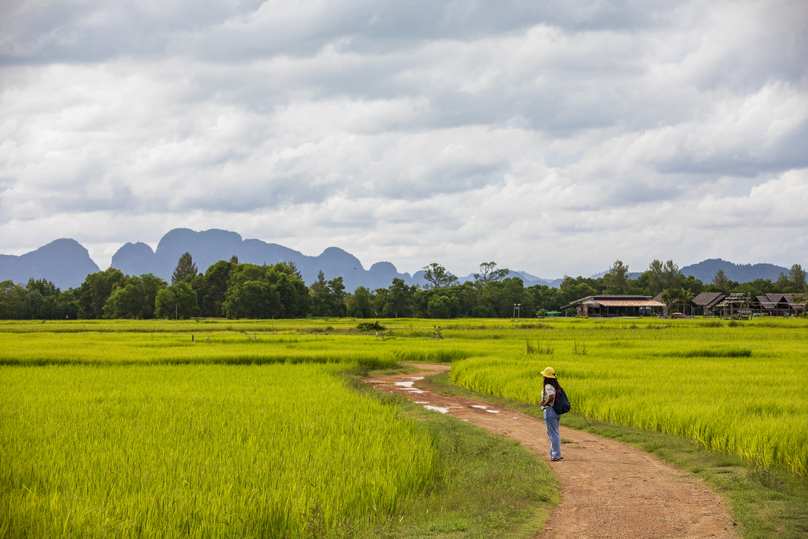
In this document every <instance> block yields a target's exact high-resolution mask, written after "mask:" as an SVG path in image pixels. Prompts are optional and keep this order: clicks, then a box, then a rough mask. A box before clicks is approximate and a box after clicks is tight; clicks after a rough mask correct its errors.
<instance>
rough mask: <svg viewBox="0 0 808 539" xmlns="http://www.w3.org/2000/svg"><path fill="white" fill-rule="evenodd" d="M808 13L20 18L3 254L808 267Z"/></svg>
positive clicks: (103, 6) (593, 8)
mask: <svg viewBox="0 0 808 539" xmlns="http://www.w3.org/2000/svg"><path fill="white" fill-rule="evenodd" d="M806 28H808V2H805V1H804V0H795V1H778V0H766V1H758V2H744V1H740V2H738V1H729V2H723V1H720V0H711V1H710V2H704V1H692V2H688V1H683V2H676V1H665V2H661V1H653V0H625V1H621V0H612V1H607V0H602V1H597V0H596V1H579V0H549V1H544V2H539V1H527V0H510V1H506V0H496V1H494V0H491V1H486V0H462V1H455V0H450V1H447V0H407V1H398V0H387V1H384V2H370V1H366V0H328V1H324V0H267V1H266V2H261V1H260V0H255V1H253V0H245V1H239V0H220V1H213V0H156V1H155V0H137V1H134V0H133V1H114V0H113V1H110V0H58V1H49V0H4V1H3V2H2V3H0V253H3V254H22V253H25V252H28V251H30V250H33V249H36V248H37V247H39V246H41V245H44V244H46V243H48V242H50V241H53V240H54V239H57V238H61V237H70V238H74V239H76V240H78V241H79V242H80V243H82V244H83V245H84V246H85V247H87V248H88V249H89V251H90V254H91V256H92V257H93V259H94V260H95V261H96V262H97V263H98V264H99V266H101V267H102V268H105V267H107V266H108V265H109V263H110V258H111V257H112V255H113V254H114V253H115V251H116V250H117V249H118V248H119V247H120V246H121V245H123V244H124V243H126V242H129V241H131V242H137V241H143V242H146V243H148V244H150V245H152V247H156V245H157V242H158V241H159V240H160V238H161V237H162V235H163V234H164V233H166V232H167V231H168V230H170V229H172V228H177V227H186V228H192V229H194V230H206V229H209V228H222V229H226V230H232V231H236V232H238V233H240V234H241V235H242V236H243V237H244V238H258V239H261V240H264V241H267V242H274V243H280V244H282V245H286V246H288V247H291V248H294V249H297V250H299V251H302V252H303V253H304V254H308V255H317V254H319V253H320V252H322V250H323V249H325V248H326V247H329V246H338V247H342V248H343V249H345V250H347V251H349V252H351V253H353V254H355V255H356V256H358V257H359V259H360V260H361V261H362V262H363V264H364V265H365V267H369V266H370V265H371V264H372V263H374V262H377V261H382V260H386V261H390V262H392V263H394V264H395V265H396V266H397V267H398V269H399V271H408V272H413V271H415V270H418V269H420V268H421V267H422V266H424V265H426V264H427V263H430V262H438V263H441V264H443V265H444V266H446V267H447V268H448V269H449V270H451V271H452V272H454V273H457V274H467V273H470V272H472V271H476V270H477V267H478V265H479V263H480V262H483V261H491V260H494V261H496V262H497V263H499V264H500V266H506V267H510V268H512V269H518V270H524V271H528V272H530V273H533V274H536V275H538V276H541V277H548V278H549V277H560V276H562V275H564V274H569V275H579V274H583V275H590V274H593V273H596V272H599V271H602V270H604V269H606V268H607V267H608V266H609V265H610V264H611V263H612V262H613V261H614V260H615V259H617V258H619V259H621V260H622V261H623V262H625V263H627V264H628V265H629V267H630V268H631V269H632V270H634V271H640V270H642V269H645V268H646V267H647V266H648V263H649V262H650V261H651V260H653V259H654V258H659V259H663V260H667V259H673V260H674V261H676V262H677V263H678V264H679V265H680V266H684V265H687V264H690V263H695V262H698V261H701V260H703V259H705V258H716V257H720V258H724V259H728V260H731V261H734V262H736V263H755V262H772V263H776V264H780V265H786V266H790V265H791V264H793V263H795V262H796V263H800V264H802V265H803V266H808V211H807V210H808V60H806V59H808V37H806Z"/></svg>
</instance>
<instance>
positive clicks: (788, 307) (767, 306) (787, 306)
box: [753, 293, 805, 316]
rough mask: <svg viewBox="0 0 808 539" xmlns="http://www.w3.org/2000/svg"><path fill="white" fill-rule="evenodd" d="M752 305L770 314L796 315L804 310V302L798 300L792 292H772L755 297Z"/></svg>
mask: <svg viewBox="0 0 808 539" xmlns="http://www.w3.org/2000/svg"><path fill="white" fill-rule="evenodd" d="M753 307H754V308H757V309H758V310H759V311H760V312H761V313H765V314H768V315H770V316H783V315H785V314H793V315H794V316H796V315H798V314H800V313H801V312H804V311H805V302H804V301H801V302H798V301H797V298H795V297H794V295H793V294H780V293H772V294H764V295H762V296H757V297H755V301H754V302H753Z"/></svg>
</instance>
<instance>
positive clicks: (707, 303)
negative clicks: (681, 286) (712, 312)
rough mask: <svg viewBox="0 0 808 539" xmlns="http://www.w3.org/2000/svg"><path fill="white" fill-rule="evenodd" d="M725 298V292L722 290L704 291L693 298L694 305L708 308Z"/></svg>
mask: <svg viewBox="0 0 808 539" xmlns="http://www.w3.org/2000/svg"><path fill="white" fill-rule="evenodd" d="M722 299H724V294H722V293H721V292H702V293H701V294H699V295H698V296H696V297H695V298H693V302H692V303H693V305H698V306H699V307H707V308H708V309H709V308H710V307H712V306H713V305H715V304H716V303H718V302H719V301H721V300H722Z"/></svg>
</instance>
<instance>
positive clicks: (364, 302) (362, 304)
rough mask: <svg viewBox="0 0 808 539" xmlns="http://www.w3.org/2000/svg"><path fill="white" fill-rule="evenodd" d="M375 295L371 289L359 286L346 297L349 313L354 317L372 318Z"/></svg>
mask: <svg viewBox="0 0 808 539" xmlns="http://www.w3.org/2000/svg"><path fill="white" fill-rule="evenodd" d="M372 301H373V297H372V296H371V293H370V290H368V289H367V288H365V287H364V286H359V287H357V288H356V290H354V291H353V294H349V295H348V297H347V298H346V304H347V314H348V316H351V317H354V318H370V317H371V316H373V306H372Z"/></svg>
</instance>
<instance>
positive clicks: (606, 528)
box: [368, 365, 738, 539]
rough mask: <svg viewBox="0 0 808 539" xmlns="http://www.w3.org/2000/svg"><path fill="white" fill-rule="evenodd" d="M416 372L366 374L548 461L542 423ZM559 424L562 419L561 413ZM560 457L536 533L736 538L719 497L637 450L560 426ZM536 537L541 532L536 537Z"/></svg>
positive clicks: (429, 370)
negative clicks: (557, 485) (432, 386)
mask: <svg viewBox="0 0 808 539" xmlns="http://www.w3.org/2000/svg"><path fill="white" fill-rule="evenodd" d="M413 366H414V367H418V368H420V369H423V372H420V373H416V374H406V375H395V376H385V377H381V378H374V379H371V380H368V383H370V384H373V386H374V387H375V388H376V389H378V390H380V391H386V392H389V393H397V394H400V395H403V396H405V397H407V398H408V399H410V400H412V401H414V402H416V403H419V404H422V405H424V406H426V407H427V408H431V409H435V410H437V411H440V412H442V413H448V414H450V415H452V416H454V417H457V418H459V419H461V420H462V421H468V422H469V423H473V424H474V425H477V426H479V427H482V428H484V429H486V430H487V431H489V432H492V433H494V434H498V435H501V436H505V437H507V438H510V439H513V440H518V441H519V442H521V443H522V444H523V445H524V446H526V447H528V448H529V449H531V450H532V451H534V452H535V453H537V454H538V455H540V456H542V457H544V458H545V459H547V460H548V461H549V460H550V442H549V440H548V439H547V432H546V430H545V427H544V421H541V420H538V419H536V418H534V417H531V416H529V415H526V414H523V413H520V412H516V411H513V410H508V409H507V408H502V407H495V406H491V405H488V404H485V403H481V402H477V401H474V400H470V399H465V398H457V397H447V396H444V395H440V394H437V393H434V392H431V391H426V390H423V389H419V388H418V381H419V380H420V379H422V378H423V376H425V375H430V374H438V373H441V372H446V371H448V370H449V369H450V367H449V366H448V365H413ZM561 422H562V424H563V422H564V418H563V417H562V419H561ZM560 432H561V438H562V440H563V441H565V442H566V443H564V444H562V447H561V450H562V454H563V456H564V458H563V460H561V461H558V462H551V463H550V465H551V466H552V468H553V469H554V470H555V471H556V472H557V473H558V475H559V477H560V479H561V495H562V502H561V503H560V504H558V506H556V508H555V509H554V510H553V513H552V515H551V517H550V520H549V521H548V522H547V526H546V527H545V530H544V533H543V535H542V536H544V537H548V538H552V539H566V538H571V537H575V538H596V537H597V538H632V539H634V538H644V539H645V538H647V539H656V538H660V539H661V538H672V537H699V538H700V537H719V538H734V537H737V536H738V534H737V528H736V527H735V526H734V525H733V519H732V517H731V516H730V514H729V511H728V510H727V508H726V507H725V505H724V503H723V501H722V500H721V498H720V497H719V496H718V495H717V494H715V493H714V492H712V491H711V490H709V489H708V488H707V487H706V486H704V484H703V483H702V482H701V481H699V480H698V479H697V478H695V477H693V476H692V475H690V474H688V473H687V472H684V471H682V470H678V469H676V468H674V467H672V466H670V465H668V464H666V463H664V462H662V461H660V460H659V459H658V458H656V457H654V456H652V455H649V454H647V453H645V452H643V451H641V450H639V449H636V448H633V447H629V446H627V445H624V444H621V443H619V442H615V441H612V440H608V439H606V438H601V437H599V436H595V435H592V434H587V433H582V432H578V431H575V430H571V429H568V428H566V427H564V426H563V425H562V427H561V429H560ZM537 537H541V536H537Z"/></svg>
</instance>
